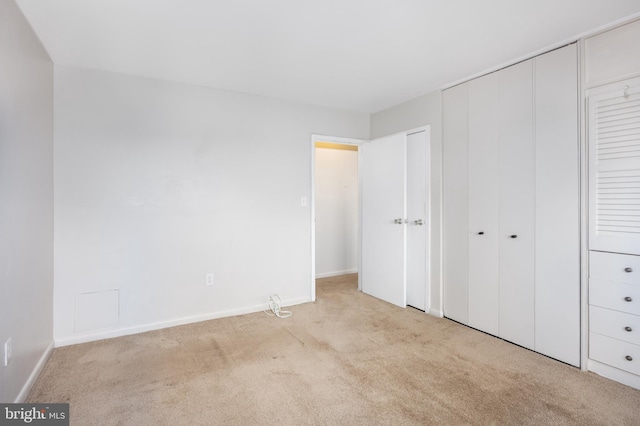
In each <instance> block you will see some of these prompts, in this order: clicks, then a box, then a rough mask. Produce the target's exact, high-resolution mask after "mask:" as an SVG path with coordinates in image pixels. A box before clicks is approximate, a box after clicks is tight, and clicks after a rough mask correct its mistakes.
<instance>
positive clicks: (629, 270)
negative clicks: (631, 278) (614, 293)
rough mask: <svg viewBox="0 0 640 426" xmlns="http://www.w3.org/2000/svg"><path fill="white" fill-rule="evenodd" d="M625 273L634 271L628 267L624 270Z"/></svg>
mask: <svg viewBox="0 0 640 426" xmlns="http://www.w3.org/2000/svg"><path fill="white" fill-rule="evenodd" d="M624 271H625V272H633V269H631V268H629V267H626V268H624Z"/></svg>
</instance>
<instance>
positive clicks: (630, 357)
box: [624, 355, 633, 361]
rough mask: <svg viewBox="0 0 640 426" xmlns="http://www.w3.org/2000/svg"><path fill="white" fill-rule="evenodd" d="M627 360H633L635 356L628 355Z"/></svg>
mask: <svg viewBox="0 0 640 426" xmlns="http://www.w3.org/2000/svg"><path fill="white" fill-rule="evenodd" d="M624 359H626V360H627V361H633V357H632V356H631V355H627V356H625V357H624Z"/></svg>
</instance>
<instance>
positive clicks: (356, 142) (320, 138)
mask: <svg viewBox="0 0 640 426" xmlns="http://www.w3.org/2000/svg"><path fill="white" fill-rule="evenodd" d="M316 142H330V143H334V144H338V145H351V146H357V147H360V146H361V145H362V144H363V143H365V142H368V140H366V139H356V138H343V137H338V136H326V135H318V134H311V156H310V157H311V278H310V281H311V282H310V298H311V301H312V302H315V301H316ZM361 155H362V154H361V152H360V149H358V236H357V239H356V244H357V246H358V252H357V259H358V265H357V266H358V272H360V268H361V263H362V256H361V246H362V244H361V243H362V232H361V231H362V230H361V223H362V195H361V194H362V188H361V176H360V170H361V167H360V163H361ZM358 290H362V282H361V274H358Z"/></svg>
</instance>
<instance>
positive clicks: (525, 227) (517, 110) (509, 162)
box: [498, 60, 535, 349]
mask: <svg viewBox="0 0 640 426" xmlns="http://www.w3.org/2000/svg"><path fill="white" fill-rule="evenodd" d="M532 88H533V60H529V61H526V62H522V63H520V64H517V65H514V66H512V67H509V68H506V69H504V70H502V71H500V72H499V73H498V92H499V94H498V98H499V99H498V111H499V117H500V135H499V140H500V167H499V169H500V231H499V232H500V233H499V236H498V238H499V241H500V256H499V259H500V301H499V303H500V333H499V336H500V337H502V338H504V339H506V340H509V341H511V342H514V343H517V344H519V345H521V346H524V347H526V348H531V349H533V347H534V255H535V252H534V237H535V235H534V223H535V202H534V190H535V160H534V144H533V90H532Z"/></svg>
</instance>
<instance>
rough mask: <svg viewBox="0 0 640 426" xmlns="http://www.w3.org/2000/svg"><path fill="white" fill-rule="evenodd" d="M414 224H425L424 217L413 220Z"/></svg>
mask: <svg viewBox="0 0 640 426" xmlns="http://www.w3.org/2000/svg"><path fill="white" fill-rule="evenodd" d="M413 224H414V225H418V226H422V225H424V221H423V220H422V219H416V220H414V221H413Z"/></svg>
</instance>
